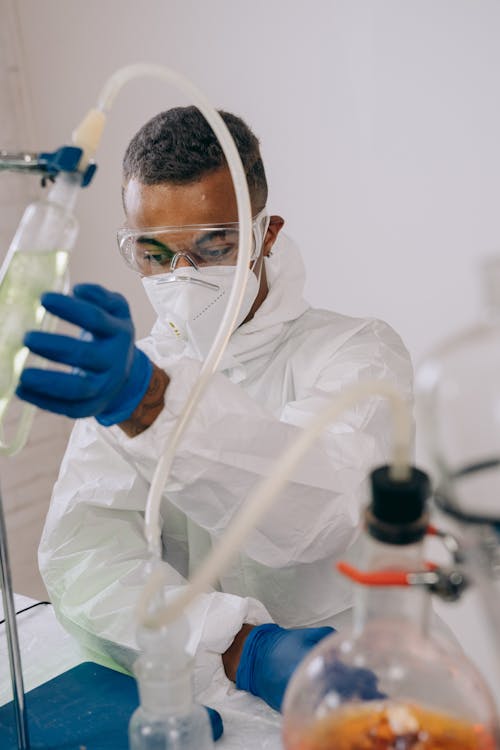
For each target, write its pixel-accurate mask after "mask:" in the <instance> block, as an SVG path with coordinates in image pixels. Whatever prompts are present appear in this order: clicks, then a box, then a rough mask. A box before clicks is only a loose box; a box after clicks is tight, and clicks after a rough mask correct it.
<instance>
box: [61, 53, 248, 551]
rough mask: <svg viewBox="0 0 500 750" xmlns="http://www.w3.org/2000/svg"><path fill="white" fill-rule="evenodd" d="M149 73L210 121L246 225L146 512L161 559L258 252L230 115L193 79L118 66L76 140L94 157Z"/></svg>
mask: <svg viewBox="0 0 500 750" xmlns="http://www.w3.org/2000/svg"><path fill="white" fill-rule="evenodd" d="M143 76H154V77H156V78H161V79H163V80H166V81H167V82H169V83H171V84H173V85H174V86H176V87H177V88H178V89H181V91H183V92H184V93H185V94H186V95H187V96H188V97H189V98H190V99H191V101H193V103H194V104H195V105H196V106H197V107H198V109H199V110H200V111H201V113H202V114H203V116H204V117H205V119H206V120H207V122H208V124H209V125H210V127H211V128H212V130H213V131H214V133H215V135H216V136H217V138H218V139H219V142H220V145H221V148H222V150H223V152H224V155H225V157H226V161H227V164H228V168H229V171H230V173H231V177H232V179H233V184H234V190H235V193H236V203H237V208H238V223H239V226H240V232H239V246H238V262H237V264H236V273H235V279H234V284H233V287H232V289H231V294H230V295H229V300H228V304H227V307H226V310H225V312H224V317H223V319H222V322H221V325H220V328H219V331H218V332H217V335H216V337H215V340H214V342H213V344H212V347H211V349H210V351H209V353H208V355H207V358H206V360H205V362H204V363H203V367H202V369H201V372H200V377H199V379H198V381H197V383H196V385H195V387H194V389H193V391H192V392H191V395H190V398H189V399H188V401H187V403H186V404H185V406H184V409H183V410H182V412H181V414H180V415H179V418H178V420H177V424H176V427H175V430H174V434H173V435H172V437H171V439H170V440H169V442H168V444H167V446H166V449H165V452H164V454H163V456H162V458H161V459H160V461H159V462H158V465H157V467H156V470H155V473H154V476H153V480H152V482H151V487H150V490H149V494H148V499H147V503H146V513H145V526H146V529H145V533H146V538H147V541H148V546H149V550H150V553H151V554H152V555H153V556H154V557H156V558H158V559H159V558H160V557H161V529H160V522H159V516H160V504H161V496H162V492H163V489H164V487H165V484H166V481H167V478H168V475H169V473H170V469H171V466H172V462H173V458H174V455H175V452H176V450H177V446H178V445H179V442H180V440H181V438H182V436H183V434H184V432H185V430H186V427H187V425H188V423H189V421H190V419H191V416H192V414H193V411H194V410H195V408H196V406H197V404H198V402H199V400H200V398H201V396H202V394H203V392H204V390H205V388H206V386H207V384H208V382H209V380H210V378H211V376H212V374H213V373H214V372H215V370H216V368H217V365H218V364H219V362H220V359H221V357H222V355H223V353H224V350H225V348H226V345H227V342H228V340H229V337H230V336H231V333H232V331H233V328H234V325H235V323H236V318H237V315H238V312H239V309H240V307H241V303H242V300H243V294H244V291H245V285H246V279H247V273H248V267H249V264H250V259H251V253H252V211H251V206H250V196H249V193H248V185H247V180H246V176H245V171H244V169H243V165H242V163H241V159H240V155H239V153H238V150H237V148H236V146H235V144H234V141H233V139H232V137H231V134H230V133H229V130H228V128H227V126H226V124H225V122H224V120H223V119H222V117H221V116H220V115H219V113H218V112H217V111H216V110H215V109H214V108H213V107H212V105H211V104H210V102H209V101H208V99H207V98H206V97H205V95H204V94H203V93H202V92H201V91H200V90H199V89H198V88H196V86H194V85H193V84H192V83H191V81H189V80H188V79H187V78H184V77H183V76H181V75H180V74H179V73H177V72H175V71H173V70H171V69H169V68H166V67H164V66H162V65H155V64H149V63H137V64H135V65H128V66H126V67H124V68H121V69H120V70H117V71H116V73H114V74H113V75H112V76H111V77H110V78H109V79H108V81H107V82H106V84H105V85H104V87H103V89H102V91H101V94H100V96H99V100H98V105H97V109H96V110H91V112H89V114H88V115H87V117H86V118H85V119H84V120H83V122H82V124H81V125H80V126H79V128H78V129H77V131H75V135H74V142H75V143H77V144H78V145H79V146H80V147H82V148H83V147H84V148H85V158H86V159H88V158H89V157H90V156H91V155H92V153H93V152H94V151H95V149H96V148H97V144H98V142H99V139H100V137H101V133H102V130H103V123H104V118H105V116H106V114H107V112H109V110H110V108H111V106H112V105H113V102H114V100H115V98H116V96H117V95H118V93H119V91H120V89H121V88H122V86H124V85H125V84H126V83H127V82H128V81H130V80H132V79H133V78H138V77H143Z"/></svg>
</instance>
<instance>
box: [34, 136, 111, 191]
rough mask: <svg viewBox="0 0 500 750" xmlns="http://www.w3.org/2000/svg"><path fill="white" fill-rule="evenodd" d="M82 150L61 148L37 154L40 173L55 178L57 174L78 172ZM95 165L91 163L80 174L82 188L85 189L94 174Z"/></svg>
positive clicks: (70, 147)
mask: <svg viewBox="0 0 500 750" xmlns="http://www.w3.org/2000/svg"><path fill="white" fill-rule="evenodd" d="M82 153H83V151H82V149H81V148H78V147H77V146H61V148H58V149H57V151H52V152H47V153H46V152H44V153H40V154H38V163H39V165H40V167H41V168H42V169H41V171H42V172H44V173H45V174H46V175H48V176H52V177H55V176H56V175H58V174H59V172H78V164H79V162H80V159H81V157H82ZM96 169H97V164H94V163H93V162H91V163H90V164H88V165H87V168H86V169H85V171H84V172H82V173H81V174H82V187H87V185H89V184H90V182H91V181H92V178H93V176H94V174H95V172H96Z"/></svg>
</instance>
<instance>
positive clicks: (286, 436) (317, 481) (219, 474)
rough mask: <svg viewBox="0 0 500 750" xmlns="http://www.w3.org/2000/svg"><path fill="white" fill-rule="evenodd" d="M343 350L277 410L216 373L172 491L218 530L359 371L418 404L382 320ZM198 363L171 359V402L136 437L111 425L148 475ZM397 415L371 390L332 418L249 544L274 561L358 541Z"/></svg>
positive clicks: (327, 553) (329, 552) (261, 558)
mask: <svg viewBox="0 0 500 750" xmlns="http://www.w3.org/2000/svg"><path fill="white" fill-rule="evenodd" d="M355 338H356V340H355V342H352V343H351V344H350V345H349V346H348V347H346V348H345V353H342V352H336V353H335V356H332V358H331V360H330V361H328V362H327V363H326V365H325V367H324V368H323V370H322V371H321V373H320V375H319V376H318V378H317V379H316V382H314V383H312V384H311V385H309V386H308V387H307V388H305V389H304V392H303V393H302V395H301V398H299V399H297V400H296V401H293V402H290V403H288V404H286V406H285V408H284V409H283V411H282V413H281V414H280V415H278V416H277V415H275V414H273V413H271V412H270V411H269V410H268V409H266V408H265V407H264V406H262V405H260V404H259V403H258V401H257V400H256V399H255V398H252V396H250V395H249V394H248V393H247V392H246V391H245V390H244V389H243V388H242V387H241V386H240V385H238V384H234V383H232V382H231V381H230V380H229V379H228V378H227V377H226V376H225V375H223V374H221V373H216V374H215V375H214V377H213V379H212V381H211V382H210V384H209V386H208V388H207V391H206V392H205V395H204V397H203V399H202V400H201V402H200V404H199V405H198V408H197V411H196V413H195V415H194V418H193V420H192V422H191V423H190V425H189V427H188V428H187V431H186V434H185V436H184V438H183V440H182V441H181V444H180V446H179V449H178V451H177V454H176V457H175V459H174V463H173V466H172V471H171V475H170V478H169V480H168V481H167V486H166V490H165V494H166V495H168V499H169V501H170V502H172V503H173V504H174V505H176V506H177V507H178V508H179V509H180V510H182V511H183V512H184V513H185V514H186V515H187V516H188V517H189V518H191V519H192V520H193V521H194V522H195V523H196V524H198V525H199V526H201V527H202V528H204V529H206V530H207V531H208V532H209V533H210V534H211V535H213V536H215V537H217V536H220V535H221V534H222V533H223V531H224V530H225V528H226V527H227V526H228V524H229V523H230V521H231V518H232V516H233V515H234V514H235V513H236V511H237V510H238V508H239V507H240V506H241V504H242V503H243V502H244V501H245V499H246V498H247V497H248V496H249V494H250V492H251V491H252V489H253V488H254V487H255V485H256V483H257V482H258V481H259V480H260V479H261V478H262V477H263V476H267V475H268V474H270V473H271V472H272V470H273V466H274V464H275V461H276V459H277V457H278V456H279V455H280V454H281V453H282V452H283V451H284V450H285V448H286V446H287V445H288V444H289V443H290V442H292V441H293V440H294V439H295V438H296V437H297V435H298V432H299V430H300V429H302V427H303V426H304V425H306V424H307V423H308V421H310V419H311V418H312V417H313V416H314V415H315V414H316V413H318V412H319V411H321V410H322V409H324V408H325V407H326V405H327V404H328V403H329V402H330V400H331V398H332V396H333V395H334V394H335V393H340V392H341V391H342V389H343V388H344V387H346V385H348V384H350V383H353V382H355V381H356V380H364V379H380V380H382V379H385V380H389V381H392V383H393V384H394V385H395V386H396V388H397V389H398V390H399V391H400V392H401V393H402V394H403V396H405V397H406V398H407V400H408V403H409V406H410V405H411V401H412V396H411V388H412V369H411V364H410V361H409V358H408V355H407V352H406V350H405V349H404V347H403V345H402V344H401V340H400V339H399V337H398V336H397V335H396V334H395V333H394V332H393V331H392V329H390V328H389V326H387V325H386V324H384V323H382V322H379V321H375V322H373V323H370V325H368V326H367V330H366V332H361V333H358V334H357V335H356V337H355ZM199 371H200V363H199V362H196V361H194V360H189V359H184V360H181V361H180V362H177V363H175V364H173V365H172V366H171V367H170V368H168V374H169V376H170V378H171V380H170V383H169V386H168V389H167V397H166V405H165V408H164V410H163V412H162V413H161V415H160V416H159V417H158V418H157V420H156V421H155V423H154V424H153V425H152V426H151V427H150V428H149V429H148V430H146V431H145V432H144V433H142V434H141V435H139V436H138V437H136V438H134V439H133V440H130V439H128V438H127V437H126V436H125V435H124V434H123V433H122V431H121V430H120V429H119V428H117V427H113V428H111V431H112V432H113V433H114V437H115V439H116V440H117V442H118V443H119V444H120V445H121V446H122V449H123V450H124V451H126V452H127V454H128V455H129V456H130V458H131V459H132V460H133V462H134V464H135V465H136V467H137V468H138V470H139V471H140V472H141V475H142V477H143V478H144V479H145V480H146V481H147V482H148V483H149V482H150V481H151V478H152V476H153V473H154V469H155V467H156V464H157V461H158V459H159V456H160V451H161V449H162V446H163V445H165V443H166V441H167V439H168V437H169V435H170V434H171V432H172V429H173V427H174V425H175V422H176V419H177V416H178V414H179V413H180V411H181V409H182V407H183V405H184V403H185V401H186V399H187V397H188V394H189V393H190V391H191V389H192V387H193V384H194V382H195V381H196V378H197V377H198V374H199ZM391 438H392V418H391V414H390V409H389V405H388V403H387V401H386V400H385V399H384V398H382V397H372V398H369V399H366V400H365V401H363V402H361V403H359V404H358V405H357V406H356V407H355V408H353V409H351V410H349V411H348V412H346V413H345V414H344V415H343V417H342V418H341V420H340V421H338V422H336V423H334V424H332V425H331V427H330V429H329V430H328V431H327V432H326V433H325V435H324V436H323V438H322V439H320V440H319V441H318V443H317V444H316V446H314V447H313V448H312V449H311V450H310V451H309V453H308V454H307V455H306V456H305V457H304V459H303V460H302V462H301V463H300V465H299V466H298V467H297V468H296V470H295V472H294V474H293V476H292V477H291V479H290V482H289V483H288V484H287V486H286V488H285V489H284V491H283V492H282V493H281V495H280V497H279V498H278V499H277V501H276V502H275V504H274V506H273V507H272V508H271V509H270V510H269V511H268V513H267V515H266V517H265V518H264V519H263V520H262V521H261V522H260V523H259V524H258V526H257V528H256V529H254V531H253V532H252V533H251V535H250V537H249V539H248V541H247V543H246V545H245V549H244V552H245V554H246V555H248V556H249V557H250V558H252V559H254V560H256V561H257V562H259V563H261V564H263V565H267V566H270V567H278V568H281V567H286V566H287V565H293V564H295V563H311V562H315V561H317V560H321V559H324V558H327V557H331V556H333V555H337V554H341V553H343V552H344V551H345V550H346V548H347V547H348V546H349V544H350V543H351V541H352V540H353V538H354V536H355V534H356V531H357V528H358V525H359V519H360V510H361V506H362V503H363V501H364V499H365V496H366V478H367V476H368V474H369V472H370V471H371V469H373V468H375V467H376V466H378V465H380V464H382V463H386V462H387V461H388V460H390V455H391Z"/></svg>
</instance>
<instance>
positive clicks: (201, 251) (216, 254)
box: [198, 243, 237, 260]
mask: <svg viewBox="0 0 500 750" xmlns="http://www.w3.org/2000/svg"><path fill="white" fill-rule="evenodd" d="M236 249H237V246H236V247H235V245H233V244H232V243H231V244H228V245H216V246H214V247H203V248H198V255H199V256H200V257H201V258H205V259H206V260H217V259H219V258H227V257H228V256H229V255H231V254H232V253H234V252H235V251H236Z"/></svg>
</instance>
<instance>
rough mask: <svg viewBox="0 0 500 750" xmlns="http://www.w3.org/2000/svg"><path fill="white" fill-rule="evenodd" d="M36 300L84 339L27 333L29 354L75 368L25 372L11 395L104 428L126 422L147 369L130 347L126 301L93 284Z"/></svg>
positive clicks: (141, 354)
mask: <svg viewBox="0 0 500 750" xmlns="http://www.w3.org/2000/svg"><path fill="white" fill-rule="evenodd" d="M41 301H42V304H43V306H44V307H45V309H46V310H48V312H50V313H52V315H56V316H57V317H59V318H62V319H63V320H66V321H68V322H69V323H73V324H74V325H77V326H80V327H81V328H83V329H84V331H86V332H88V334H90V337H89V336H85V337H84V338H79V339H78V338H73V337H71V336H62V335H60V334H55V333H44V332H41V331H30V332H28V333H27V334H26V336H25V338H24V343H25V345H26V346H27V347H28V348H29V349H30V350H31V351H32V352H34V354H38V355H40V356H42V357H45V358H46V359H50V360H52V361H54V362H60V363H61V364H65V365H69V366H70V367H73V368H76V369H74V370H73V371H72V372H62V371H55V370H41V369H35V368H26V369H25V370H24V371H23V372H22V374H21V378H20V382H19V385H18V387H17V390H16V394H17V396H19V398H22V399H24V400H25V401H29V402H30V403H32V404H35V405H36V406H39V407H40V408H41V409H47V410H48V411H53V412H56V413H57V414H66V416H68V417H75V418H78V417H96V418H97V421H98V422H100V423H101V424H102V425H105V426H109V425H112V424H117V423H119V422H123V421H124V420H125V419H128V417H130V415H131V414H132V412H133V411H134V409H135V408H136V406H138V404H139V403H140V402H141V400H142V398H143V396H144V394H145V393H146V390H147V388H148V385H149V382H150V380H151V375H152V372H153V365H152V363H151V361H150V360H149V359H148V357H147V356H146V355H145V354H144V352H142V351H141V350H140V349H137V347H136V346H134V325H133V323H132V320H131V317H130V310H129V307H128V303H127V301H126V299H125V298H124V297H123V296H122V295H121V294H118V293H116V292H109V291H108V290H107V289H104V287H102V286H99V285H98V284H78V285H77V286H75V288H74V289H73V294H72V296H70V295H66V294H59V293H57V292H47V293H46V294H44V295H42V298H41ZM89 338H90V340H88V339H89Z"/></svg>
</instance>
